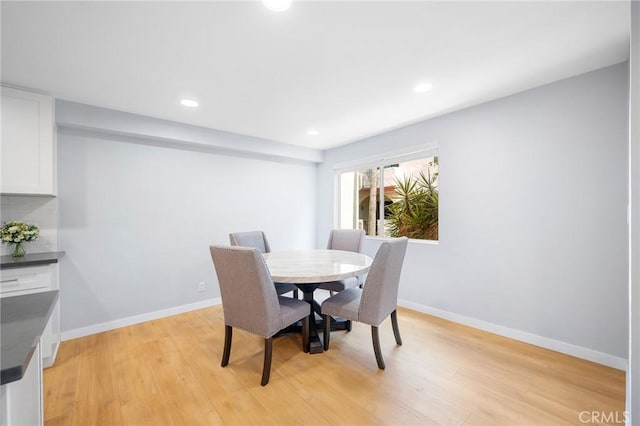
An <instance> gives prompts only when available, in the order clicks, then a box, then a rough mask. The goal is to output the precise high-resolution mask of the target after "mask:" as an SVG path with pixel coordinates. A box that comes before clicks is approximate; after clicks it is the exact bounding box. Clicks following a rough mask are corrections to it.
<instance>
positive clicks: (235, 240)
mask: <svg viewBox="0 0 640 426" xmlns="http://www.w3.org/2000/svg"><path fill="white" fill-rule="evenodd" d="M229 241H230V242H231V245H232V246H242V247H253V248H257V249H258V250H260V252H261V253H269V252H271V248H270V247H269V241H267V236H266V235H265V234H264V232H262V231H249V232H234V233H232V234H229Z"/></svg>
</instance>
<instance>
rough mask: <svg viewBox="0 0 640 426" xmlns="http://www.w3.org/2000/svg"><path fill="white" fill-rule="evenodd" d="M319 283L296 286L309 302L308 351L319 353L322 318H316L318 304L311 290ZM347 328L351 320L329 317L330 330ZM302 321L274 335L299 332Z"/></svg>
mask: <svg viewBox="0 0 640 426" xmlns="http://www.w3.org/2000/svg"><path fill="white" fill-rule="evenodd" d="M319 285H320V284H317V285H315V284H304V285H299V286H298V288H299V289H300V291H302V294H303V296H304V301H305V302H307V303H309V311H310V312H309V353H311V354H319V353H322V352H324V350H323V344H322V341H321V340H320V337H319V336H318V330H322V329H323V328H322V319H316V315H315V314H316V313H317V314H318V315H320V305H319V304H318V302H316V301H315V299H314V298H313V292H314V291H315V289H316V288H318V286H319ZM338 330H347V331H351V321H349V320H345V319H343V318H332V319H331V331H338ZM301 332H302V323H300V322H298V323H295V324H292V325H290V326H289V327H287V328H284V329H282V330H280V331H279V332H278V333H276V335H275V336H274V337H279V336H284V335H286V334H291V333H301Z"/></svg>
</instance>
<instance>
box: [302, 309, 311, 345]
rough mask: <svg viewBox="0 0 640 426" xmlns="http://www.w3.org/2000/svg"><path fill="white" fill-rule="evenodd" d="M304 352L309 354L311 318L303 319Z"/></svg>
mask: <svg viewBox="0 0 640 426" xmlns="http://www.w3.org/2000/svg"><path fill="white" fill-rule="evenodd" d="M302 351H303V352H305V353H308V352H309V317H304V318H303V319H302Z"/></svg>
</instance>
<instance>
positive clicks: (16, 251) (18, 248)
mask: <svg viewBox="0 0 640 426" xmlns="http://www.w3.org/2000/svg"><path fill="white" fill-rule="evenodd" d="M25 253H26V252H25V251H24V247H22V243H16V244H15V245H14V246H13V251H12V252H11V256H13V257H22V256H24V255H25Z"/></svg>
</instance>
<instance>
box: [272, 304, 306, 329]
mask: <svg viewBox="0 0 640 426" xmlns="http://www.w3.org/2000/svg"><path fill="white" fill-rule="evenodd" d="M278 302H280V319H281V320H282V324H281V326H280V329H283V328H285V327H288V326H290V325H291V324H293V323H294V322H296V321H300V320H301V319H302V318H304V317H308V316H309V313H310V309H311V308H310V306H309V304H308V303H307V302H305V301H303V300H298V299H293V298H291V297H283V296H278ZM277 331H279V330H277Z"/></svg>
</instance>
